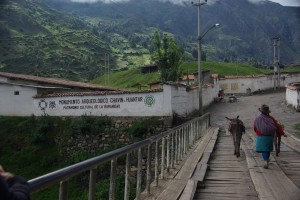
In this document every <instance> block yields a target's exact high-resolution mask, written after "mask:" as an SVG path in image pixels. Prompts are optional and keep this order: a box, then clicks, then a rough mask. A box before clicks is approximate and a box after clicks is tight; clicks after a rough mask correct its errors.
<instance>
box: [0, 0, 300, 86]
mask: <svg viewBox="0 0 300 200" xmlns="http://www.w3.org/2000/svg"><path fill="white" fill-rule="evenodd" d="M170 1H172V0H170ZM170 1H163V0H129V1H127V0H126V1H125V0H124V1H119V3H103V2H102V1H99V2H97V3H75V2H72V1H71V0H10V1H1V2H0V70H1V71H10V72H16V73H26V74H33V75H43V76H55V77H62V78H68V79H72V80H79V81H89V80H92V79H94V78H96V77H98V76H101V75H103V74H104V73H105V71H106V69H105V66H107V65H109V66H110V70H111V71H115V70H126V69H129V68H134V67H139V66H142V65H144V64H145V63H149V62H150V60H149V55H150V54H149V53H150V52H151V51H152V50H153V47H152V43H151V38H152V35H153V32H154V31H155V30H162V31H165V32H169V33H170V34H173V35H174V37H175V42H176V43H177V44H179V45H180V46H181V47H182V48H183V49H184V51H185V52H186V58H185V59H186V61H191V60H196V59H197V7H195V6H192V5H191V4H190V2H189V1H186V2H185V3H181V4H173V3H171V2H170ZM106 2H108V1H106ZM208 2H214V3H213V4H211V3H209V5H204V6H203V7H202V8H201V10H202V30H203V31H206V30H207V29H208V28H209V27H211V26H212V25H213V24H215V23H220V24H221V25H222V26H221V28H218V29H214V30H212V31H210V33H209V34H207V35H206V36H205V38H204V40H203V45H202V48H203V52H204V55H205V56H204V57H205V58H206V60H213V61H224V60H226V61H231V62H238V63H249V64H253V65H256V66H261V65H271V64H272V60H273V46H272V41H271V40H270V38H271V37H273V36H280V37H281V62H282V63H284V64H289V63H299V62H300V57H299V55H300V14H299V13H300V8H294V7H284V6H281V5H279V4H276V3H273V2H269V1H263V2H261V3H258V4H253V3H250V2H249V1H248V0H238V1H237V0H209V1H208ZM105 54H107V57H106V59H105ZM108 56H109V57H108Z"/></svg>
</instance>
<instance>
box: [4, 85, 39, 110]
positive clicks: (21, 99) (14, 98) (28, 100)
mask: <svg viewBox="0 0 300 200" xmlns="http://www.w3.org/2000/svg"><path fill="white" fill-rule="evenodd" d="M15 92H19V95H15ZM36 94H37V89H36V88H33V87H26V86H18V85H10V84H4V83H2V84H0V115H6V116H29V115H31V114H32V113H33V98H32V97H33V96H35V95H36Z"/></svg>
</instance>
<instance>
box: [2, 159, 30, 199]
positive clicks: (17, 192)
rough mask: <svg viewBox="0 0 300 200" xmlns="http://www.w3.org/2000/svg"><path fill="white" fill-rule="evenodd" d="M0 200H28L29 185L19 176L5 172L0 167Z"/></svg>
mask: <svg viewBox="0 0 300 200" xmlns="http://www.w3.org/2000/svg"><path fill="white" fill-rule="evenodd" d="M0 199H1V200H29V199H30V192H29V184H28V183H27V181H26V180H24V179H23V178H21V177H19V176H15V175H13V174H11V173H9V172H5V171H4V169H3V168H2V166H1V165H0Z"/></svg>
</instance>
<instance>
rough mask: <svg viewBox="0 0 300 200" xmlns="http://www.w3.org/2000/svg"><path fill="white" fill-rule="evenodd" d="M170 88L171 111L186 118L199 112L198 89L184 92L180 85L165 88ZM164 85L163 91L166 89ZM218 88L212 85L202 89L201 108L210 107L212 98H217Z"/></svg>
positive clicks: (184, 88) (184, 89)
mask: <svg viewBox="0 0 300 200" xmlns="http://www.w3.org/2000/svg"><path fill="white" fill-rule="evenodd" d="M166 87H170V89H171V91H172V94H171V99H172V101H171V102H172V110H173V112H174V113H176V114H178V115H180V116H187V115H188V114H191V113H193V112H197V111H198V110H199V91H198V88H194V89H189V90H186V87H184V86H182V85H176V86H166ZM166 87H165V85H164V89H165V88H166ZM218 92H219V87H213V86H212V85H210V86H208V87H203V88H202V104H203V107H206V106H208V105H210V104H211V103H212V102H213V101H214V98H215V97H217V96H218Z"/></svg>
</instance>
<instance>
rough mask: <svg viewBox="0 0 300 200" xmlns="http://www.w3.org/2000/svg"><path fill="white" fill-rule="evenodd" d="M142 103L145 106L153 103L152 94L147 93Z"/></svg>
mask: <svg viewBox="0 0 300 200" xmlns="http://www.w3.org/2000/svg"><path fill="white" fill-rule="evenodd" d="M144 103H145V105H146V106H148V107H151V106H152V105H153V104H154V103H155V99H154V96H152V95H147V96H146V97H145V99H144Z"/></svg>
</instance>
